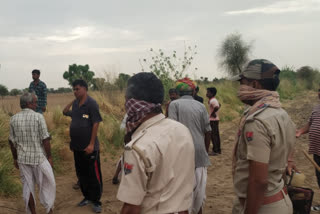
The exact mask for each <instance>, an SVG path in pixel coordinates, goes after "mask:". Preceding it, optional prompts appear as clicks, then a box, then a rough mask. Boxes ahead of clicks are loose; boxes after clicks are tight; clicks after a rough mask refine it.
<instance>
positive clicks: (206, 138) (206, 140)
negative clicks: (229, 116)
mask: <svg viewBox="0 0 320 214" xmlns="http://www.w3.org/2000/svg"><path fill="white" fill-rule="evenodd" d="M210 139H211V131H209V132H206V133H204V144H205V145H206V150H207V153H208V152H209V147H210Z"/></svg>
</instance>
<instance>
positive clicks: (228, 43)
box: [218, 33, 252, 75]
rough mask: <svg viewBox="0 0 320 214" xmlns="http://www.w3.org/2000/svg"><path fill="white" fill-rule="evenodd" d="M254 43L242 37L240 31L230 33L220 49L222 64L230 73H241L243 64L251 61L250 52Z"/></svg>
mask: <svg viewBox="0 0 320 214" xmlns="http://www.w3.org/2000/svg"><path fill="white" fill-rule="evenodd" d="M251 49H252V44H251V43H247V42H245V41H244V40H243V39H242V35H241V34H239V33H232V34H230V35H228V36H227V37H226V38H225V39H224V40H223V41H222V44H221V46H220V47H219V49H218V56H219V58H220V62H219V64H220V66H221V67H222V68H223V69H225V71H226V72H227V73H228V74H229V75H236V74H239V73H241V71H242V70H243V66H244V65H245V64H246V63H247V62H248V61H249V53H250V52H251Z"/></svg>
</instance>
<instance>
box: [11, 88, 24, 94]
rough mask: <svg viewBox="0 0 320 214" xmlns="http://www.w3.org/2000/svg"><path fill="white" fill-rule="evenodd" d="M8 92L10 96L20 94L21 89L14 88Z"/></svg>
mask: <svg viewBox="0 0 320 214" xmlns="http://www.w3.org/2000/svg"><path fill="white" fill-rule="evenodd" d="M9 94H10V96H17V95H19V94H21V90H19V89H16V88H14V89H12V90H11V91H10V93H9Z"/></svg>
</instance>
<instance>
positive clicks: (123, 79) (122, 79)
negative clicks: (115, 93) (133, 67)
mask: <svg viewBox="0 0 320 214" xmlns="http://www.w3.org/2000/svg"><path fill="white" fill-rule="evenodd" d="M130 77H131V76H130V75H129V74H124V73H120V74H119V76H118V78H117V79H116V81H115V85H116V86H117V87H118V88H119V89H120V90H121V91H122V90H123V89H124V88H126V87H127V83H128V80H129V79H130Z"/></svg>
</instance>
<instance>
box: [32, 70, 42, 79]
mask: <svg viewBox="0 0 320 214" xmlns="http://www.w3.org/2000/svg"><path fill="white" fill-rule="evenodd" d="M31 74H32V79H33V80H35V81H37V80H38V79H39V77H40V70H38V69H34V70H33V71H32V72H31Z"/></svg>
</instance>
